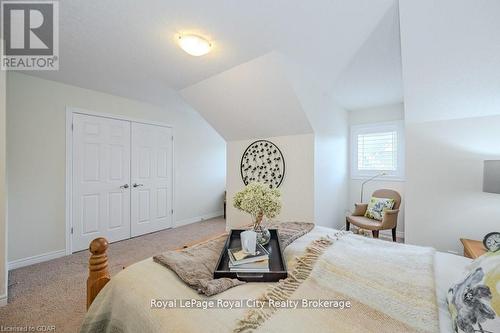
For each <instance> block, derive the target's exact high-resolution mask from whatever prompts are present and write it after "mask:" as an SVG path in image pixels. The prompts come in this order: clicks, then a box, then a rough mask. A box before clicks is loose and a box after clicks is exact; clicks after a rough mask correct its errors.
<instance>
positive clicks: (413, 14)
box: [399, 0, 500, 122]
mask: <svg viewBox="0 0 500 333" xmlns="http://www.w3.org/2000/svg"><path fill="white" fill-rule="evenodd" d="M399 3H400V4H399V12H400V26H401V48H402V50H401V52H402V62H403V82H404V100H405V105H406V109H407V112H406V115H405V117H406V120H407V121H410V122H418V121H431V120H445V119H457V118H468V117H480V116H487V115H495V114H499V113H500V107H499V105H500V94H499V93H498V92H499V91H500V79H499V78H500V42H499V31H500V20H499V13H500V1H498V0H481V1H476V0H439V1H436V0H418V1H415V0H400V1H399Z"/></svg>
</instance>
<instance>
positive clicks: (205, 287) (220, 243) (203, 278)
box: [153, 222, 314, 296]
mask: <svg viewBox="0 0 500 333" xmlns="http://www.w3.org/2000/svg"><path fill="white" fill-rule="evenodd" d="M313 227H314V224H313V223H305V222H280V223H274V224H271V225H270V228H276V229H278V235H279V238H280V241H281V245H282V246H283V249H284V248H285V247H287V246H288V245H289V244H290V243H292V242H293V241H294V240H296V239H297V238H299V237H301V236H303V235H305V234H306V233H308V232H309V231H311V229H312V228H313ZM227 236H228V235H227V234H224V235H222V236H220V237H218V238H216V239H212V240H209V241H206V242H203V243H199V244H196V245H194V246H192V247H189V248H186V249H183V250H180V251H167V252H165V253H163V254H160V255H157V256H154V257H153V260H154V261H155V262H157V263H159V264H161V265H163V266H165V267H167V268H170V269H171V270H172V271H174V272H175V273H176V274H177V276H179V278H180V279H181V280H182V281H184V282H185V283H186V284H187V285H188V286H189V287H191V288H193V289H195V290H197V291H198V292H199V293H202V294H205V295H207V296H212V295H216V294H219V293H221V292H223V291H225V290H227V289H229V288H232V287H235V286H238V285H241V284H244V283H245V282H244V281H240V280H238V279H229V278H221V279H214V278H213V273H214V270H215V266H216V265H217V261H218V259H219V256H220V254H221V251H222V249H223V247H224V243H225V242H226V239H227Z"/></svg>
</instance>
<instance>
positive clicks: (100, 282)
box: [87, 237, 111, 310]
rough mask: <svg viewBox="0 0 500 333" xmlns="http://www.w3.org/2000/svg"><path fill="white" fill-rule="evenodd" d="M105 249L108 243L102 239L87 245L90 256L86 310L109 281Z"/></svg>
mask: <svg viewBox="0 0 500 333" xmlns="http://www.w3.org/2000/svg"><path fill="white" fill-rule="evenodd" d="M107 249H108V241H107V240H106V238H103V237H99V238H96V239H94V240H93V241H92V242H91V243H90V245H89V251H90V252H91V253H92V255H91V256H90V259H89V277H88V279H87V310H88V308H89V307H90V305H91V304H92V302H93V301H94V299H95V298H96V296H97V294H99V292H100V291H101V289H102V288H103V287H104V286H105V285H106V283H108V282H109V280H110V279H111V276H110V275H109V270H108V256H107V255H106V250H107Z"/></svg>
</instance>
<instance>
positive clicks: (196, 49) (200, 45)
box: [179, 35, 212, 57]
mask: <svg viewBox="0 0 500 333" xmlns="http://www.w3.org/2000/svg"><path fill="white" fill-rule="evenodd" d="M179 46H180V47H181V49H183V50H184V51H186V53H188V54H190V55H192V56H195V57H199V56H202V55H205V54H207V53H208V52H210V49H211V48H212V44H211V43H210V42H209V41H208V40H206V39H205V38H203V37H200V36H197V35H181V36H179Z"/></svg>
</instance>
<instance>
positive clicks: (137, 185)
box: [132, 183, 144, 187]
mask: <svg viewBox="0 0 500 333" xmlns="http://www.w3.org/2000/svg"><path fill="white" fill-rule="evenodd" d="M132 186H133V187H141V186H144V184H137V183H134V184H133V185H132Z"/></svg>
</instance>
